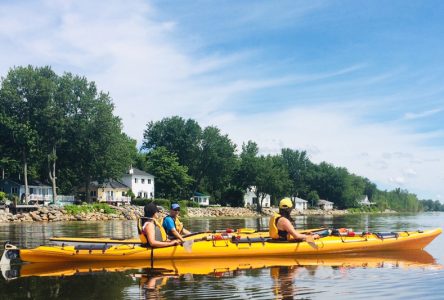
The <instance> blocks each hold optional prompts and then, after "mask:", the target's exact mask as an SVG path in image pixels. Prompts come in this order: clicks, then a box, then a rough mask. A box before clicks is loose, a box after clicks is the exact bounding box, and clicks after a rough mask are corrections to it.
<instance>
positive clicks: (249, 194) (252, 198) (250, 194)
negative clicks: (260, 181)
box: [244, 186, 271, 207]
mask: <svg viewBox="0 0 444 300" xmlns="http://www.w3.org/2000/svg"><path fill="white" fill-rule="evenodd" d="M258 201H259V198H258V196H257V195H256V187H255V186H251V187H249V188H247V191H246V192H245V194H244V206H245V207H256V206H257V205H258ZM270 206H271V197H270V195H268V194H266V195H265V197H264V199H263V200H262V207H270Z"/></svg>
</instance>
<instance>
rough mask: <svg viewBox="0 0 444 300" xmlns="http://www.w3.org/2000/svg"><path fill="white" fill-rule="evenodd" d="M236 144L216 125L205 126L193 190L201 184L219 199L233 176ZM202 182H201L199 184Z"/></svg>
mask: <svg viewBox="0 0 444 300" xmlns="http://www.w3.org/2000/svg"><path fill="white" fill-rule="evenodd" d="M235 149H236V145H235V144H234V143H233V142H232V141H231V140H230V139H229V138H228V136H227V135H222V134H221V133H220V130H219V129H218V128H216V127H211V126H210V127H206V128H205V129H204V131H203V134H202V141H201V148H200V155H199V158H200V159H199V164H198V166H199V167H198V170H199V172H197V174H196V175H195V176H196V177H195V178H194V179H195V183H194V188H193V191H196V189H197V188H198V187H199V186H201V187H202V189H203V190H206V191H208V192H210V193H211V194H212V195H213V196H215V197H216V198H217V199H220V198H221V196H222V193H223V191H224V189H225V188H227V186H228V184H229V182H230V181H231V178H232V176H233V172H234V169H235V168H234V167H235V163H236V156H235V153H234V151H235ZM201 183H203V184H201Z"/></svg>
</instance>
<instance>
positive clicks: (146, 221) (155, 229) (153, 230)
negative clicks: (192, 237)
mask: <svg viewBox="0 0 444 300" xmlns="http://www.w3.org/2000/svg"><path fill="white" fill-rule="evenodd" d="M144 212H145V217H144V218H141V219H140V221H139V224H138V229H139V234H140V240H141V241H142V243H144V244H147V245H148V246H150V247H152V248H161V247H168V246H175V245H178V244H180V243H181V242H180V241H179V240H174V241H170V240H167V239H166V233H165V231H164V230H163V228H162V226H161V225H160V224H158V222H157V221H156V218H157V213H158V212H159V209H158V208H157V205H155V204H154V203H153V202H151V203H149V204H147V205H145V207H144Z"/></svg>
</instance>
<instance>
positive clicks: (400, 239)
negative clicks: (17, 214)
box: [20, 228, 442, 262]
mask: <svg viewBox="0 0 444 300" xmlns="http://www.w3.org/2000/svg"><path fill="white" fill-rule="evenodd" d="M441 232H442V229H441V228H437V229H433V230H426V231H424V232H398V235H397V237H396V238H395V237H393V238H380V237H378V236H376V235H375V234H370V235H366V236H355V237H337V236H328V237H324V238H321V239H319V240H316V241H315V242H314V243H307V242H300V243H296V242H267V240H266V239H263V240H262V241H257V240H258V239H253V238H251V240H252V242H248V241H247V240H246V238H243V239H242V240H243V241H245V242H242V243H237V242H233V241H231V240H223V239H222V240H212V241H196V242H194V243H193V244H192V245H191V247H184V246H174V247H167V248H156V249H150V248H144V247H140V246H137V245H117V246H111V247H110V248H108V249H105V248H103V249H101V250H78V249H76V247H75V246H65V247H61V246H40V247H37V248H34V249H21V250H20V258H21V260H22V261H25V262H66V261H74V262H75V261H77V262H81V261H90V262H91V261H127V260H134V261H136V260H149V261H151V260H152V261H158V260H171V259H175V260H176V259H194V258H224V257H230V258H233V257H256V256H262V257H266V256H273V257H279V256H292V257H298V256H303V255H320V254H322V255H323V254H329V253H355V252H356V253H357V252H371V251H388V250H390V251H400V250H420V249H423V248H424V247H426V246H427V245H428V244H429V243H430V242H431V241H432V240H433V239H434V238H435V237H436V236H438V235H439V234H440V233H441ZM248 237H250V236H248Z"/></svg>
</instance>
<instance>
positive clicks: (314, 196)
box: [307, 191, 319, 207]
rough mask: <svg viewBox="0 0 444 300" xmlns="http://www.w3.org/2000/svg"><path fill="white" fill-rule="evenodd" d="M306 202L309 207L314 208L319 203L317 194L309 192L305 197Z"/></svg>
mask: <svg viewBox="0 0 444 300" xmlns="http://www.w3.org/2000/svg"><path fill="white" fill-rule="evenodd" d="M307 200H308V201H310V204H311V207H316V206H317V205H318V201H319V195H318V192H316V191H310V192H309V193H308V195H307Z"/></svg>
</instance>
